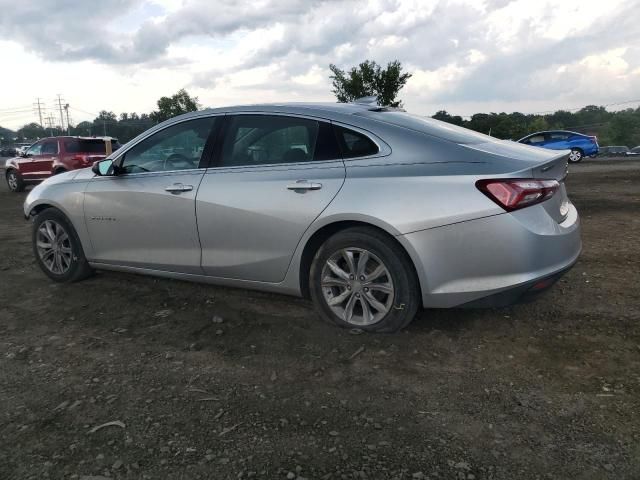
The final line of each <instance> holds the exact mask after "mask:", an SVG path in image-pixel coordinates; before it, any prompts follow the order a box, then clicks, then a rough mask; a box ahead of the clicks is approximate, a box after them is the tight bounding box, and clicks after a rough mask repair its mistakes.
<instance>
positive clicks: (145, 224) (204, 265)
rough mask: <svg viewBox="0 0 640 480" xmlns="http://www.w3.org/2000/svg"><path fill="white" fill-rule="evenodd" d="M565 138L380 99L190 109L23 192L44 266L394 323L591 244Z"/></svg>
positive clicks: (497, 290)
mask: <svg viewBox="0 0 640 480" xmlns="http://www.w3.org/2000/svg"><path fill="white" fill-rule="evenodd" d="M569 153H570V152H569V151H568V150H564V151H553V150H545V149H540V148H535V147H530V146H526V145H521V144H517V143H514V142H508V141H500V140H496V139H495V138H492V137H488V136H485V135H481V134H478V133H476V132H472V131H469V130H466V129H463V128H459V127H456V126H452V125H449V124H446V123H441V122H439V121H436V120H433V119H429V118H422V117H418V116H414V115H410V114H408V113H405V112H403V111H400V110H397V109H389V108H384V107H380V106H377V105H370V104H357V103H354V104H284V105H253V106H245V107H231V108H222V109H213V110H205V111H198V112H193V113H190V114H187V115H183V116H180V117H176V118H173V119H171V120H168V121H166V122H164V123H162V124H160V125H157V126H155V127H154V128H152V129H150V130H148V131H147V132H145V133H143V134H142V135H140V136H139V137H137V138H136V139H134V140H132V141H131V142H129V143H128V144H126V145H125V146H123V147H122V148H120V149H119V150H118V151H117V152H114V153H113V154H112V155H110V156H109V157H108V158H107V159H105V160H102V161H99V162H96V163H95V164H94V165H93V167H92V168H85V169H82V170H76V171H72V172H67V173H63V174H60V175H56V176H55V177H51V178H50V179H48V180H46V181H45V182H44V183H42V184H41V185H39V186H37V187H35V188H34V189H33V190H32V191H31V192H30V194H29V195H28V197H27V199H26V202H25V204H24V213H25V215H26V217H31V218H33V251H34V254H35V257H36V260H37V262H38V264H39V265H40V267H41V268H42V270H43V271H44V273H45V274H46V275H48V276H49V277H50V278H51V279H53V280H55V281H58V282H73V281H77V280H81V279H83V278H85V277H87V276H89V275H90V274H91V273H92V272H93V271H94V270H95V269H104V270H119V271H125V272H132V273H141V274H149V275H157V276H162V277H169V278H174V279H183V280H192V281H199V282H208V283H212V284H218V285H226V286H234V287H242V288H252V289H258V290H266V291H272V292H280V293H284V294H291V295H297V296H303V297H308V298H311V299H312V300H313V302H314V303H315V305H316V307H317V311H318V313H319V315H320V317H322V318H323V319H325V320H327V321H330V322H332V323H335V324H337V325H340V326H343V327H349V328H360V329H363V330H368V331H376V332H392V331H396V330H398V329H400V328H403V327H404V326H406V325H407V324H408V323H409V322H410V321H411V320H412V319H413V318H414V316H415V315H416V312H417V311H418V309H420V308H446V307H468V306H471V307H478V306H501V305H506V304H510V303H513V302H516V301H518V300H522V299H525V298H529V297H531V296H532V295H533V294H535V293H538V292H540V291H542V290H545V289H546V288H547V287H549V286H550V285H552V284H553V282H554V281H555V280H557V279H558V278H559V277H560V276H561V275H562V274H563V273H564V272H565V271H567V270H568V269H569V268H570V267H571V266H572V265H573V264H574V262H575V261H576V260H577V258H578V255H579V253H580V249H581V242H580V226H579V219H578V213H577V211H576V209H575V208H574V206H573V205H572V204H571V202H570V201H569V199H568V198H567V193H566V190H565V185H564V179H565V177H566V175H567V160H568V155H569Z"/></svg>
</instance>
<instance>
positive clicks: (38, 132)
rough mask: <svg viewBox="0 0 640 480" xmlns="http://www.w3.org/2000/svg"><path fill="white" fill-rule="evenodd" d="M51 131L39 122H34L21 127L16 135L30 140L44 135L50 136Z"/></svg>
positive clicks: (21, 138)
mask: <svg viewBox="0 0 640 480" xmlns="http://www.w3.org/2000/svg"><path fill="white" fill-rule="evenodd" d="M49 133H50V132H49V130H45V129H44V128H42V127H41V126H40V125H39V124H37V123H35V122H32V123H28V124H26V125H25V126H23V127H22V128H20V129H19V130H18V131H17V132H16V136H17V137H18V138H19V139H20V140H22V141H24V140H27V141H29V140H37V139H39V138H42V137H47V136H49Z"/></svg>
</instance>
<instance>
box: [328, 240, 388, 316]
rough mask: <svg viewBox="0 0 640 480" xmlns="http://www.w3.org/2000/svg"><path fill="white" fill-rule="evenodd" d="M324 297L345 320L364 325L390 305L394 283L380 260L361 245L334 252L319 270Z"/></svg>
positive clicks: (330, 306)
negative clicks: (320, 271)
mask: <svg viewBox="0 0 640 480" xmlns="http://www.w3.org/2000/svg"><path fill="white" fill-rule="evenodd" d="M321 287H322V293H323V295H324V299H325V301H326V302H327V305H328V306H329V308H330V309H331V310H332V311H333V313H334V314H335V315H336V316H338V318H340V319H342V320H343V321H344V322H346V323H349V324H352V325H357V326H367V325H372V324H374V323H377V322H379V321H380V320H382V319H383V318H384V316H385V315H386V314H387V313H389V310H391V307H392V305H393V299H394V285H393V279H392V278H391V274H390V273H389V270H388V269H387V267H386V266H385V265H384V263H383V262H382V260H380V258H378V257H377V256H376V255H374V254H373V253H371V252H370V251H368V250H365V249H362V248H344V249H341V250H338V251H337V252H335V253H334V254H333V255H332V256H331V257H329V259H328V260H327V261H326V262H325V264H324V266H323V269H322V277H321Z"/></svg>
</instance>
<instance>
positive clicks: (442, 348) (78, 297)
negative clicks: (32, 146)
mask: <svg viewBox="0 0 640 480" xmlns="http://www.w3.org/2000/svg"><path fill="white" fill-rule="evenodd" d="M592 165H594V164H593V162H592V163H591V165H590V167H591V168H585V166H583V165H577V166H575V167H572V168H571V170H572V171H571V174H570V176H569V179H568V189H569V194H570V196H571V198H572V200H573V201H574V203H575V204H576V205H577V207H578V209H579V211H580V213H581V216H582V221H583V241H584V252H583V254H582V256H581V258H580V261H579V263H578V264H577V265H576V267H575V268H574V269H573V270H571V271H570V272H569V273H568V274H567V275H566V276H565V277H564V278H563V279H562V280H561V281H560V282H559V283H558V284H557V285H556V286H555V287H554V288H553V289H552V290H551V291H550V292H548V293H547V294H546V295H545V296H543V297H542V298H540V299H539V300H537V301H536V302H535V303H531V304H527V305H518V306H514V307H510V308H505V309H496V310H429V311H424V312H423V313H421V314H420V315H419V317H418V318H417V320H416V321H415V322H414V323H413V324H412V325H411V326H410V327H409V328H408V329H407V330H406V331H404V332H402V333H399V334H395V335H367V334H360V335H358V334H354V333H350V332H349V331H346V330H340V329H338V328H334V327H331V326H329V325H325V324H324V323H322V322H321V321H319V319H318V318H317V317H316V315H315V314H314V311H313V309H312V307H311V305H310V303H308V302H307V301H304V300H299V299H295V298H289V297H284V296H279V295H272V294H265V293H256V292H249V291H244V290H234V289H227V288H216V287H211V286H203V285H197V284H190V283H183V282H178V281H170V280H160V279H154V278H150V277H139V276H134V275H126V274H117V273H100V274H98V275H96V276H95V277H93V278H91V279H89V280H87V281H84V282H82V283H78V284H74V285H57V284H54V283H52V282H51V281H49V280H48V279H47V278H46V277H45V276H44V275H43V274H42V273H41V272H40V271H39V270H38V267H37V266H36V264H35V262H34V260H33V256H32V252H31V246H30V234H29V232H30V226H29V224H28V223H27V222H25V221H24V219H23V218H22V211H21V205H22V202H23V200H24V198H25V195H24V194H19V195H16V194H12V193H9V192H8V191H7V189H6V185H5V184H4V182H2V187H0V188H1V190H0V248H1V252H2V255H0V285H1V287H0V478H1V479H7V480H8V479H42V478H78V479H82V478H84V479H95V480H97V479H100V478H104V477H111V478H127V479H138V478H149V479H151V478H154V479H155V478H158V479H164V478H172V479H173V478H175V479H187V478H202V479H205V478H206V479H226V478H262V479H272V478H273V479H279V478H281V479H285V478H286V479H294V478H298V477H302V478H307V479H329V478H332V479H352V478H361V479H362V478H371V479H383V478H396V479H420V478H423V479H424V478H430V479H466V480H473V479H549V478H555V479H632V478H636V479H637V478H640V327H639V325H638V323H639V321H640V282H639V281H640V240H639V239H640V162H631V163H630V162H626V164H625V167H624V168H608V166H606V164H603V166H602V167H601V168H595V167H593V166H592ZM609 165H611V164H609ZM107 422H121V423H116V424H111V425H108V426H104V427H102V428H98V427H100V426H101V425H103V424H105V423H107Z"/></svg>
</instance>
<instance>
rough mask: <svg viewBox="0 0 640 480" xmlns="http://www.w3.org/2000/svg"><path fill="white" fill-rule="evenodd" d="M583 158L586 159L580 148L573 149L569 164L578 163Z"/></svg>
mask: <svg viewBox="0 0 640 480" xmlns="http://www.w3.org/2000/svg"><path fill="white" fill-rule="evenodd" d="M583 158H584V154H583V153H582V150H580V149H578V148H572V149H571V153H569V162H571V163H578V162H579V161H581V160H582V159H583Z"/></svg>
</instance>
